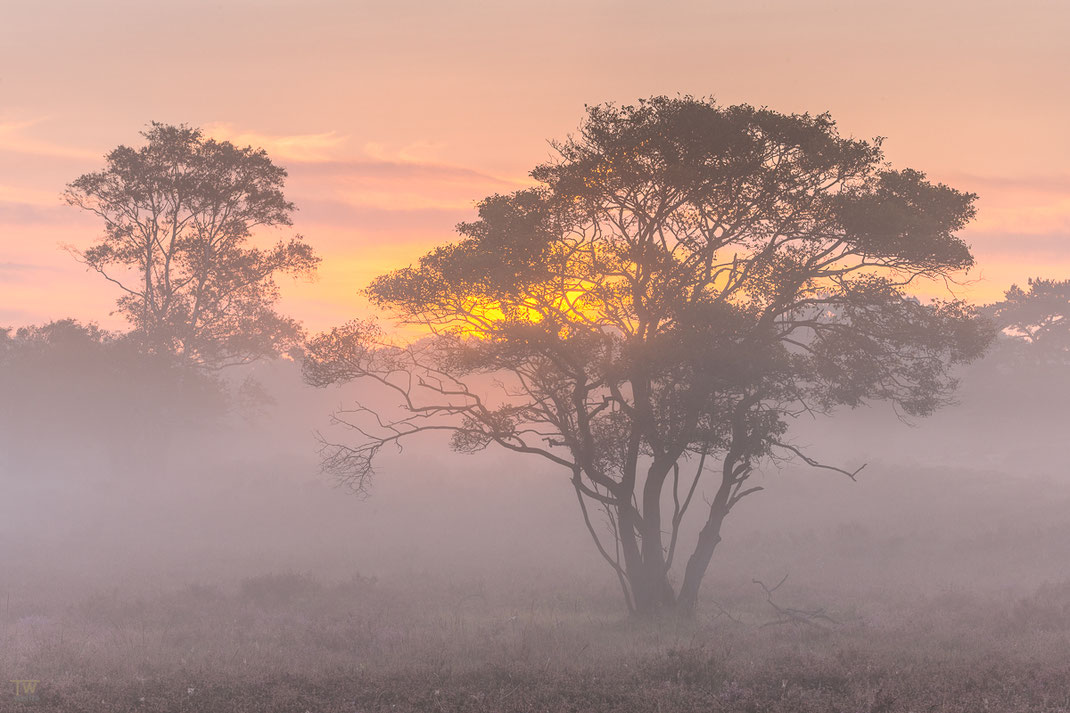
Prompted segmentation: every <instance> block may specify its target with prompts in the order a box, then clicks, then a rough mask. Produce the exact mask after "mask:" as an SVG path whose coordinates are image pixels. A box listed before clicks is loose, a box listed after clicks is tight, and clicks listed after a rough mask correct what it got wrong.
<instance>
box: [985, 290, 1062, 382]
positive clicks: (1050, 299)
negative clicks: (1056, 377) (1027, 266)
mask: <svg viewBox="0 0 1070 713" xmlns="http://www.w3.org/2000/svg"><path fill="white" fill-rule="evenodd" d="M988 310H989V312H990V313H991V316H992V319H993V320H994V321H995V323H996V324H997V326H999V327H1000V329H1002V330H1004V332H1005V333H1006V334H1008V335H1009V336H1011V337H1013V338H1015V339H1017V340H1020V341H1022V342H1024V343H1025V344H1026V345H1028V347H1029V349H1030V352H1031V353H1032V354H1034V355H1035V356H1038V357H1041V358H1043V359H1046V360H1048V361H1054V362H1060V363H1062V362H1065V361H1067V360H1070V280H1062V281H1058V280H1045V279H1041V278H1039V277H1038V278H1030V279H1029V282H1028V284H1027V286H1026V289H1024V290H1023V289H1022V288H1021V287H1019V286H1018V285H1011V287H1010V289H1009V290H1007V292H1006V294H1005V295H1004V298H1003V300H1002V301H1001V302H997V303H995V304H993V305H990V306H989V308H988Z"/></svg>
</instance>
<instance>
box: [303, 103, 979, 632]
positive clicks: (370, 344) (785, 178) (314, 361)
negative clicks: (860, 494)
mask: <svg viewBox="0 0 1070 713" xmlns="http://www.w3.org/2000/svg"><path fill="white" fill-rule="evenodd" d="M554 146H555V148H556V151H557V154H558V156H557V158H556V159H555V160H553V161H551V162H549V163H546V164H543V165H540V166H538V167H537V168H535V170H534V171H532V173H531V175H532V177H533V178H534V179H535V180H536V181H538V184H539V185H538V186H537V187H535V188H531V189H525V190H521V191H518V192H516V193H513V194H510V195H494V196H491V197H489V198H487V199H486V200H484V201H483V202H482V203H481V204H480V205H479V219H478V220H476V221H474V222H471V223H464V224H461V225H460V226H459V228H458V229H459V232H460V234H461V236H462V237H461V239H460V240H459V241H458V242H455V243H453V244H449V245H444V246H441V247H438V248H436V249H434V250H432V251H431V252H429V253H428V254H427V255H425V256H424V257H422V258H420V260H419V262H418V263H417V264H416V265H415V266H410V267H407V268H403V269H400V270H397V271H395V272H391V273H389V274H386V275H383V276H381V277H379V278H378V279H376V280H375V281H374V282H373V283H372V284H371V285H370V287H369V288H368V290H367V293H368V295H369V296H370V298H371V299H372V300H373V301H374V302H375V303H376V304H378V305H379V306H380V307H382V308H384V309H389V310H391V311H392V312H393V314H395V315H397V316H398V318H399V319H400V320H401V321H402V322H404V323H407V324H411V325H418V326H420V327H421V328H423V329H424V330H425V331H426V333H427V334H428V336H427V337H425V338H423V339H421V340H419V341H417V342H415V343H411V344H407V345H406V344H392V343H390V342H389V341H388V340H386V339H385V337H384V335H383V333H382V332H381V331H380V330H379V329H378V328H377V327H376V326H375V325H374V324H370V323H367V322H352V323H350V324H348V325H345V326H343V327H339V328H336V329H334V330H332V331H330V332H328V333H325V334H322V335H319V336H318V337H316V338H315V339H313V340H311V341H310V343H309V344H308V346H307V361H306V364H305V371H306V378H307V380H308V381H309V382H310V383H312V384H314V385H326V384H332V383H344V382H347V381H350V380H354V379H360V380H364V381H366V382H371V383H378V384H379V385H380V386H381V387H383V388H385V389H387V390H389V391H390V392H393V393H394V394H395V395H397V396H399V397H400V404H401V407H400V411H398V412H395V413H387V412H384V410H383V409H379V408H377V409H374V412H373V409H371V408H369V407H367V406H363V405H361V404H357V405H356V406H354V407H353V408H352V409H349V410H347V411H345V412H342V413H339V414H337V416H336V417H337V418H338V420H339V421H340V422H341V423H344V424H346V425H349V426H351V427H353V428H355V429H356V430H357V432H358V433H359V439H357V441H356V442H354V443H341V444H326V443H325V448H326V449H327V450H326V452H325V456H326V457H325V461H324V463H325V466H326V468H327V469H328V470H329V471H331V472H333V473H335V474H336V475H337V476H338V477H340V478H341V479H343V480H344V481H346V482H349V483H350V484H352V485H353V486H354V487H356V488H357V489H361V490H363V489H366V488H367V487H368V484H369V482H370V478H371V477H372V475H373V463H374V461H375V457H376V456H377V455H378V453H379V452H380V451H381V449H382V448H383V447H384V446H387V445H391V444H398V443H401V442H403V441H405V440H406V439H410V438H412V437H414V436H416V435H418V434H421V433H425V432H429V431H446V432H449V433H451V434H452V446H453V448H454V449H456V450H458V451H461V452H474V451H479V450H481V449H484V448H486V447H488V446H490V445H492V444H493V445H496V446H499V447H502V448H505V449H507V450H509V451H513V452H516V453H523V454H530V455H534V456H538V457H541V458H543V459H545V460H546V461H547V462H549V463H551V464H553V465H554V466H556V467H559V468H561V469H562V470H563V471H564V473H566V474H567V476H568V478H569V481H570V483H571V485H572V487H573V488H574V490H575V493H576V497H577V500H578V503H579V508H580V511H581V514H582V517H583V518H584V520H585V522H586V524H587V527H588V530H589V532H590V534H591V536H592V537H593V538H594V541H595V544H596V546H597V548H598V551H599V552H600V553H601V555H602V557H603V558H604V559H605V560H606V561H607V562H608V563H609V565H610V566H611V567H612V568H613V569H614V571H615V572H616V573H617V576H618V578H619V580H620V584H621V587H622V590H623V593H624V596H625V600H626V602H627V604H628V606H629V608H630V609H632V610H633V611H636V612H639V613H643V614H646V613H651V612H655V611H658V610H665V609H671V610H676V611H679V612H683V613H687V612H691V611H692V610H693V608H694V606H695V604H696V601H697V598H698V592H699V586H700V583H701V581H702V578H703V576H704V574H705V572H706V570H707V568H708V566H709V563H710V559H711V557H712V555H713V552H714V549H715V547H716V546H717V544H718V543H719V542H720V540H721V526H722V523H723V522H724V519H725V517H726V516H727V515H728V513H729V512H730V511H731V510H732V509H733V508H734V507H735V506H736V505H737V504H738V503H739V502H740V501H741V500H742V499H744V498H746V497H748V496H749V495H750V494H752V493H755V492H757V491H759V490H761V487H759V486H755V485H753V481H751V480H750V478H751V476H752V474H753V473H754V472H755V469H756V468H757V467H758V466H759V465H760V464H762V463H768V462H771V461H777V460H782V459H786V458H791V457H797V458H801V459H802V460H803V461H804V462H806V463H807V464H810V465H813V466H818V467H830V468H833V469H834V470H839V471H840V472H842V473H845V474H846V475H850V476H852V477H853V475H854V473H853V472H848V471H846V470H841V469H839V468H835V467H833V466H826V465H823V464H822V463H820V462H818V461H817V460H816V459H814V458H812V457H811V456H809V455H807V454H805V453H804V452H803V451H802V450H801V449H800V448H798V447H797V446H796V445H794V444H792V443H791V441H790V439H789V438H788V424H789V422H790V421H791V419H792V418H793V417H796V416H798V415H800V414H816V413H824V412H828V411H830V410H831V409H833V408H834V407H836V406H841V405H842V406H852V407H853V406H857V405H859V404H861V403H863V402H866V401H869V400H874V399H880V400H888V401H891V402H893V403H894V404H895V405H896V406H897V407H898V408H899V409H901V411H903V412H905V413H906V414H913V415H924V414H927V413H929V412H931V411H933V410H934V409H935V408H936V407H938V406H939V405H940V404H941V403H943V402H944V401H946V400H947V399H948V398H949V396H950V394H951V392H952V390H953V388H954V386H955V380H954V378H953V375H952V373H951V367H952V365H953V364H956V363H959V362H965V361H969V360H971V359H973V358H975V357H977V356H978V355H979V354H980V353H981V352H982V351H983V349H984V347H985V345H986V344H987V342H988V341H989V339H990V338H991V330H990V329H989V328H988V327H987V326H986V325H985V324H984V323H983V322H982V321H981V320H979V319H978V318H977V317H976V315H975V314H974V313H973V311H972V310H971V309H970V308H969V307H968V306H966V305H965V304H963V303H962V302H960V301H957V300H950V301H929V302H922V301H919V300H917V299H914V298H911V297H910V296H908V295H907V294H906V292H905V290H906V289H907V288H908V287H909V286H910V285H911V284H912V283H914V282H915V281H921V280H923V279H926V278H929V279H936V280H943V279H952V278H954V276H955V275H956V274H957V273H959V272H960V271H963V270H965V269H967V268H969V267H970V266H971V265H972V263H973V258H972V257H971V255H970V251H969V249H968V247H967V246H966V244H965V243H963V242H962V240H960V239H959V238H958V237H956V236H955V235H954V233H955V231H957V230H959V229H960V228H962V227H963V226H964V225H965V224H966V223H967V221H968V220H969V219H970V218H971V217H972V216H973V213H974V209H973V201H974V198H975V196H973V195H971V194H965V193H960V192H959V191H956V190H954V189H952V188H949V187H947V186H945V185H942V184H932V183H930V182H928V181H926V180H925V175H924V174H922V173H920V172H918V171H914V170H902V171H893V170H890V169H888V168H887V167H886V166H885V164H884V163H883V157H882V154H881V148H880V141H879V140H877V141H873V142H866V141H860V140H855V139H846V138H842V137H841V136H839V134H838V133H837V131H836V126H835V124H834V122H833V121H832V119H831V118H830V117H829V116H827V115H819V116H811V115H805V114H804V115H783V114H779V113H776V112H774V111H770V110H767V109H755V108H752V107H750V106H731V107H721V106H719V105H717V104H715V103H714V102H713V101H709V100H698V99H692V98H689V97H688V98H665V97H656V98H652V99H649V100H646V101H641V102H639V103H638V104H637V105H635V106H615V105H602V106H595V107H593V108H589V109H588V114H587V117H586V120H585V122H584V123H583V125H582V127H581V130H580V133H579V135H578V136H575V137H572V138H569V139H568V140H567V141H564V142H561V143H557V144H554ZM491 379H493V380H494V381H495V382H496V383H497V384H499V386H498V387H497V388H496V389H492V385H491V383H490V382H491ZM701 493H705V495H706V496H707V498H706V499H704V498H703V497H700V496H699V494H701ZM704 500H705V502H706V503H707V504H708V507H707V508H706V509H705V512H704V514H703V519H702V527H701V530H700V532H699V534H698V538H697V543H696V544H695V546H694V548H693V550H692V551H691V554H690V557H689V558H688V559H687V562H686V564H685V566H684V568H683V572H682V574H681V579H680V581H679V585H678V586H677V585H676V583H675V578H674V574H673V571H672V565H673V563H674V561H676V559H677V557H678V555H679V551H680V547H681V542H680V534H681V525H682V523H683V521H684V517H685V514H686V513H688V512H689V508H690V507H691V506H692V505H693V504H695V503H696V502H703V501H704ZM592 510H600V511H602V513H603V514H604V516H605V517H606V519H607V521H608V528H607V531H608V535H609V536H608V538H607V537H606V534H607V533H606V531H601V530H599V528H597V527H596V526H595V520H594V519H593V517H592Z"/></svg>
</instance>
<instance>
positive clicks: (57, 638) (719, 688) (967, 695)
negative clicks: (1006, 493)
mask: <svg viewBox="0 0 1070 713" xmlns="http://www.w3.org/2000/svg"><path fill="white" fill-rule="evenodd" d="M709 589H710V590H712V591H711V596H708V597H707V599H706V602H705V606H704V607H703V609H702V611H701V612H700V614H699V615H698V617H697V618H696V619H695V620H694V621H690V622H680V621H675V620H672V619H667V620H662V621H634V620H631V619H629V618H628V617H627V616H626V615H624V614H623V613H622V612H620V611H619V603H618V602H616V600H615V598H614V592H613V591H612V589H611V588H600V587H591V586H588V585H587V584H585V583H582V582H581V583H574V584H572V585H570V584H569V583H568V582H567V581H558V582H554V581H549V580H548V578H547V577H545V576H544V577H539V576H538V575H537V573H534V574H533V575H532V579H531V580H530V582H516V581H514V582H512V583H511V584H510V585H508V586H505V585H502V586H494V585H490V584H487V583H485V582H482V581H478V580H471V579H466V580H457V581H450V580H448V579H442V578H434V577H421V576H420V575H418V574H417V573H413V574H412V575H411V577H407V578H398V579H395V580H393V581H375V580H373V579H370V578H364V577H359V576H358V577H354V578H352V579H349V580H347V581H341V582H330V581H323V580H320V579H317V578H313V577H310V576H307V575H299V574H272V575H264V576H259V577H252V578H247V579H244V580H243V581H241V582H239V583H237V584H236V585H235V586H232V587H215V586H206V585H192V586H189V587H185V588H179V589H174V590H168V591H159V592H156V593H153V594H148V595H138V596H136V597H130V596H124V594H123V592H122V590H121V589H118V588H117V589H115V590H114V591H112V592H110V593H105V594H95V595H91V596H87V597H85V598H82V599H81V600H79V601H76V602H75V603H72V604H69V605H66V606H62V607H59V606H51V605H49V606H50V607H51V609H50V610H47V611H46V609H49V607H43V605H42V604H41V603H40V602H37V603H35V602H34V601H32V600H20V601H15V602H11V601H8V602H7V603H6V606H5V607H4V608H3V609H2V610H0V614H2V616H0V643H2V646H0V670H3V672H4V673H8V674H10V675H8V676H6V678H8V679H17V680H36V681H39V683H38V684H36V687H35V689H34V692H33V694H32V695H26V694H25V693H23V694H22V695H21V696H20V697H16V695H15V684H14V683H9V684H8V686H9V687H10V690H9V691H7V692H6V694H5V695H3V696H0V710H34V711H63V712H64V713H74V712H78V711H84V712H86V713H89V712H93V713H96V712H100V713H104V712H107V713H113V712H115V711H161V712H162V711H175V712H178V711H183V712H193V711H235V712H237V711H249V712H254V711H255V712H257V713H274V712H276V711H278V712H280V713H281V712H284V711H285V712H296V713H302V712H303V711H310V712H312V713H316V712H327V711H369V712H370V711H394V712H398V711H465V712H469V711H471V712H478V711H486V712H487V713H491V712H493V713H506V712H511V711H518V712H519V711H622V712H623V711H629V712H630V711H636V712H639V711H643V712H646V711H726V712H727V711H792V712H801V711H884V712H892V711H986V710H988V711H1000V712H1005V713H1010V712H1013V711H1065V710H1070V658H1067V656H1066V651H1068V650H1070V585H1058V584H1048V585H1044V586H1041V587H1040V588H1039V589H1038V590H1036V591H1035V592H1033V593H1032V594H1030V595H1026V596H1018V595H1009V594H1008V595H1003V596H1001V595H999V594H992V593H987V594H983V595H974V594H971V593H970V592H968V591H944V592H939V593H936V594H930V595H925V596H920V595H919V596H912V595H910V594H908V593H903V592H894V593H892V592H889V593H887V594H886V595H885V596H881V595H879V594H878V595H873V596H871V597H868V598H866V599H865V600H864V601H860V600H858V599H854V598H853V595H852V597H848V598H845V599H837V596H836V594H835V592H832V591H820V590H816V589H813V588H806V587H796V588H791V587H790V586H788V585H786V586H785V588H783V589H782V590H780V591H778V592H777V593H776V595H777V596H782V597H783V598H784V599H783V601H780V602H778V604H779V605H780V606H782V607H786V606H797V608H801V609H802V608H805V609H813V608H816V607H817V605H819V604H820V605H822V608H823V609H824V610H825V612H826V613H827V614H828V617H829V619H817V620H815V621H813V622H809V623H804V622H802V621H791V622H784V621H782V622H781V623H776V622H777V621H778V617H777V613H776V610H775V609H774V608H773V607H771V606H770V605H769V603H768V602H767V601H766V599H765V596H764V594H763V593H762V591H761V589H760V588H759V587H758V586H757V585H752V584H751V583H749V582H743V581H738V580H737V581H718V580H713V581H711V582H710V587H709ZM712 592H718V594H719V598H717V599H716V600H714V598H713V597H712ZM522 594H528V596H526V597H522V596H521V595H522ZM793 598H795V599H793ZM823 599H824V601H822V600H823Z"/></svg>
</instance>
